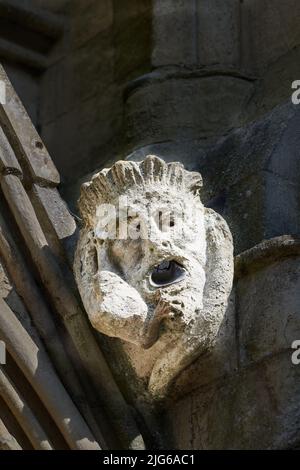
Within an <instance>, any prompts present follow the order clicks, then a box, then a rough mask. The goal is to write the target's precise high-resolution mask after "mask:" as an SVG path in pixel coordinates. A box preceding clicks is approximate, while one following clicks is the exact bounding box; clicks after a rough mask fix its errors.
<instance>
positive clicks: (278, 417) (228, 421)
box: [6, 0, 300, 449]
mask: <svg viewBox="0 0 300 470" xmlns="http://www.w3.org/2000/svg"><path fill="white" fill-rule="evenodd" d="M48 3H49V8H50V7H51V9H53V10H54V11H55V13H58V14H60V15H61V14H63V15H64V20H63V21H64V34H63V35H62V36H61V37H60V38H59V39H58V40H56V41H55V43H54V44H53V46H52V48H51V51H49V53H48V54H47V65H46V66H45V67H44V69H43V70H42V71H41V70H39V71H38V72H37V71H36V70H35V71H34V72H33V70H32V69H30V68H29V70H28V67H27V68H26V67H25V68H24V67H20V65H19V64H18V63H16V62H13V63H12V62H11V61H8V62H7V64H6V67H7V71H8V73H9V74H10V75H11V78H12V80H13V82H14V84H15V86H16V88H17V90H18V91H19V93H20V95H21V98H22V99H23V101H24V103H25V105H27V107H28V110H29V112H30V113H31V116H32V118H33V120H34V122H35V124H36V125H37V126H38V128H39V130H40V131H41V135H42V138H43V140H44V142H45V143H46V145H47V147H48V149H49V151H50V154H51V155H52V158H53V160H54V161H55V163H56V165H57V167H58V169H59V171H60V173H61V176H62V185H61V190H62V192H63V194H64V196H65V198H66V199H67V200H68V202H69V204H70V205H71V207H73V208H74V210H76V208H75V201H76V199H77V195H78V190H79V186H80V184H81V182H82V181H84V180H87V179H90V175H91V173H93V172H95V171H96V170H99V169H100V168H102V167H103V166H105V165H109V166H110V164H111V163H112V162H113V161H115V160H118V159H120V158H123V159H124V158H129V159H132V160H137V161H140V160H142V159H143V158H144V157H145V156H146V155H147V154H149V153H154V154H156V155H158V156H160V157H161V158H163V159H164V160H166V161H174V160H179V161H182V162H183V163H184V164H185V166H186V168H187V169H189V170H198V171H200V172H201V173H202V175H203V178H204V190H203V193H202V199H203V202H204V203H205V205H206V206H209V207H212V208H214V209H215V210H216V211H217V212H219V213H220V214H222V215H223V217H224V218H225V219H226V221H227V222H228V225H229V227H230V229H231V231H232V234H233V238H234V247H235V254H236V255H237V256H238V258H237V264H236V279H235V288H234V293H233V294H234V295H233V298H232V311H230V312H229V318H230V321H229V325H228V326H229V328H228V337H227V340H228V342H227V348H226V350H225V351H219V352H218V354H217V356H215V357H213V359H212V358H200V359H199V360H197V361H196V362H195V363H194V364H193V365H192V366H190V367H189V368H188V369H187V370H186V371H185V372H184V373H183V375H182V376H181V377H180V378H179V379H178V381H177V382H176V383H175V384H174V389H173V392H174V396H170V401H169V402H168V404H167V405H166V406H165V413H164V414H162V415H161V416H160V418H161V419H160V427H159V426H157V427H155V431H153V429H154V427H152V433H153V434H155V433H156V431H157V429H159V430H161V431H162V434H164V435H165V436H169V445H170V446H173V447H176V448H206V449H207V448H288V447H292V448H296V447H299V441H300V436H299V422H300V412H299V373H300V367H298V368H297V367H296V366H294V365H293V364H292V363H291V360H290V357H291V343H292V341H293V340H295V339H299V335H300V331H299V330H300V327H299V299H298V297H299V295H298V291H299V269H298V264H299V252H300V250H299V246H298V242H297V240H298V238H297V237H294V238H293V237H292V236H291V237H290V238H289V239H288V240H289V241H288V242H286V238H285V237H283V236H284V235H291V234H294V233H296V234H297V233H299V209H300V207H299V204H300V198H299V181H300V175H299V171H300V168H299V158H298V149H299V142H298V140H299V132H298V128H299V123H298V121H299V111H298V109H297V107H296V106H294V105H292V104H291V101H290V96H291V91H292V90H291V83H292V81H293V80H296V79H299V78H300V60H299V59H300V57H299V55H300V29H299V26H298V25H299V19H300V4H299V2H298V1H297V0H287V1H285V2H282V1H280V0H243V1H242V0H241V1H239V0H228V1H226V2H224V1H223V0H191V1H189V2H186V1H183V0H152V1H151V0H127V1H125V0H124V1H123V0H122V1H120V0H101V1H99V0H98V1H97V0H74V1H72V2H62V3H61V2H59V1H57V2H48ZM34 4H35V6H36V5H38V6H42V7H45V6H46V5H45V2H42V1H38V0H36V2H33V1H32V2H31V5H32V6H33V5H34ZM50 4H51V5H50ZM274 237H279V238H278V239H276V240H277V241H276V240H275V241H274V240H273V241H272V240H271V239H274ZM264 239H268V240H271V241H270V244H268V243H267V244H265V243H264V242H263V240H264ZM286 243H287V245H288V246H289V247H290V246H294V248H293V250H291V251H289V250H286ZM278 247H279V248H278ZM262 259H263V261H261V260H262ZM253 260H254V261H253ZM241 266H243V268H241ZM249 266H250V268H249ZM233 305H234V306H233ZM100 341H101V343H102V346H103V349H104V350H105V351H106V353H107V356H108V357H109V358H110V361H111V366H112V368H113V369H114V372H115V376H116V379H117V381H118V383H119V384H120V385H121V387H122V389H123V390H124V391H125V393H126V395H127V398H128V400H129V401H130V400H131V401H132V403H133V405H137V403H136V402H134V400H133V398H132V396H133V395H132V393H131V391H130V386H128V381H129V380H127V383H126V377H127V379H128V377H129V375H128V374H129V373H128V371H127V370H126V374H127V376H126V377H125V378H124V367H125V366H124V367H123V366H122V367H120V364H121V361H118V347H119V346H118V344H117V341H114V342H109V341H106V340H105V339H104V338H103V337H102V338H100ZM119 351H120V349H119ZM121 365H122V364H121ZM118 367H119V370H118ZM129 385H130V384H129ZM139 411H140V413H141V414H143V406H142V405H140V404H139ZM146 414H147V413H146ZM148 418H149V416H148ZM148 418H146V417H145V416H144V419H145V421H147V419H148ZM146 428H147V425H145V433H147V430H146ZM150 428H151V426H150ZM148 431H149V429H148ZM150 431H151V430H150ZM150 434H151V432H150ZM152 437H153V436H152Z"/></svg>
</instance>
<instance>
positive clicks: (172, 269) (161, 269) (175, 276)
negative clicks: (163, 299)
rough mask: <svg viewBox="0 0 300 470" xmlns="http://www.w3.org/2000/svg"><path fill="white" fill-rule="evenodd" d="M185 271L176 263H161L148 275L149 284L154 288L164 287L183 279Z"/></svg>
mask: <svg viewBox="0 0 300 470" xmlns="http://www.w3.org/2000/svg"><path fill="white" fill-rule="evenodd" d="M185 275H186V270H185V269H184V267H183V266H181V265H180V264H178V263H177V262H176V261H163V262H162V263H160V264H159V265H158V266H155V268H154V269H153V271H152V273H151V274H150V284H151V285H152V286H154V287H164V286H169V285H171V284H175V282H180V281H182V280H183V279H184V278H185Z"/></svg>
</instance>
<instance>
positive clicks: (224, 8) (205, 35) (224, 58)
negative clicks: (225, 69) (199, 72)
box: [196, 0, 241, 66]
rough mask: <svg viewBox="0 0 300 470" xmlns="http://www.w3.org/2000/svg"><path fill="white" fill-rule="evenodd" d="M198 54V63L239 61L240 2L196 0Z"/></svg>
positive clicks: (231, 64)
mask: <svg viewBox="0 0 300 470" xmlns="http://www.w3.org/2000/svg"><path fill="white" fill-rule="evenodd" d="M197 3H198V16H197V20H196V21H197V26H198V36H197V42H198V54H199V62H200V64H201V65H216V64H220V65H227V66H238V65H239V61H240V29H241V26H240V1H239V0H227V1H226V2H224V0H199V1H198V2H197Z"/></svg>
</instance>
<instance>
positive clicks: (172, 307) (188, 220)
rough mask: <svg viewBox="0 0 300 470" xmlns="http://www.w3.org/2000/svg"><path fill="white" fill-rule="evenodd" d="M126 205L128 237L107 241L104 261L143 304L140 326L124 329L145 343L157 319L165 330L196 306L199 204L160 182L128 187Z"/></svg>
mask: <svg viewBox="0 0 300 470" xmlns="http://www.w3.org/2000/svg"><path fill="white" fill-rule="evenodd" d="M127 207H128V211H127V212H128V214H127V215H128V219H127V220H128V232H129V233H128V235H129V236H128V238H126V239H122V240H119V239H116V240H111V242H110V249H109V252H110V259H111V262H112V263H113V264H114V265H115V267H117V269H118V270H119V274H120V275H121V277H122V278H123V279H124V280H125V281H126V282H127V283H128V284H129V285H130V286H132V287H134V288H135V289H136V290H137V292H138V293H139V294H140V295H141V297H142V299H143V300H144V302H145V303H146V304H147V305H148V314H147V317H146V318H145V323H144V325H142V328H141V330H139V331H137V330H136V328H135V327H133V326H132V325H131V326H130V327H129V328H130V332H131V334H132V333H134V332H135V333H136V334H137V337H136V338H131V340H132V341H133V342H135V343H137V344H140V345H142V346H143V347H150V346H151V345H152V344H153V343H154V342H155V341H156V340H157V338H158V337H159V327H160V324H161V322H162V321H163V322H164V323H166V322H168V319H169V320H170V321H169V323H170V325H169V328H172V329H174V326H175V325H174V323H175V324H177V325H176V326H177V328H178V327H179V324H181V323H187V322H188V321H189V319H190V316H191V313H192V312H194V311H195V310H196V309H200V308H202V298H203V288H204V284H205V270H204V267H205V262H206V235H205V227H204V207H203V205H202V204H201V202H200V200H196V199H195V197H194V196H193V195H192V194H189V193H187V192H185V191H182V192H179V191H177V192H176V191H172V190H171V191H170V188H169V187H167V186H166V187H164V186H163V185H152V187H151V188H150V187H147V190H146V191H144V192H140V193H139V194H137V193H136V192H135V191H129V192H128V196H127ZM130 235H131V236H130ZM132 235H133V237H134V238H136V236H137V237H138V238H137V239H132V238H133V237H132ZM134 321H135V320H134Z"/></svg>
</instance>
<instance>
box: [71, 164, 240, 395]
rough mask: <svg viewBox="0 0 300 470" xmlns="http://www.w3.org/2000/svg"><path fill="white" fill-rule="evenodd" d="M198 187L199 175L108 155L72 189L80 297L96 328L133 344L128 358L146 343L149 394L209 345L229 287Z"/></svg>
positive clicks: (229, 259) (219, 238)
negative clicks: (103, 165) (77, 191)
mask: <svg viewBox="0 0 300 470" xmlns="http://www.w3.org/2000/svg"><path fill="white" fill-rule="evenodd" d="M201 186H202V178H201V175H200V174H199V173H196V172H189V171H187V170H185V169H184V167H183V165H182V164H180V163H165V162H164V161H163V160H161V159H160V158H158V157H156V156H152V155H150V156H148V157H146V158H145V159H144V161H142V162H139V163H137V162H131V161H118V162H117V163H115V164H114V165H113V166H112V168H110V169H104V170H102V171H101V172H100V173H97V174H96V175H94V177H93V178H92V181H91V182H89V183H85V184H84V185H83V187H82V191H81V196H80V200H79V208H80V213H81V216H82V219H83V227H82V229H81V232H80V237H79V242H78V246H77V250H76V255H75V263H74V270H75V276H76V280H77V284H78V287H79V291H80V295H81V297H82V301H83V304H84V306H85V309H86V311H87V313H88V316H89V319H90V321H91V323H92V325H93V326H94V328H96V330H98V331H100V332H102V333H104V334H105V335H108V336H111V337H117V338H120V339H121V340H123V341H124V342H125V343H131V346H132V345H133V346H134V347H133V349H132V350H131V356H132V360H133V362H134V361H135V360H136V358H137V357H138V356H139V354H141V356H143V357H144V358H145V357H146V358H147V356H145V350H148V353H147V354H148V357H149V358H151V359H149V361H150V363H151V366H150V369H149V374H148V377H147V380H148V391H149V392H150V393H151V395H152V396H154V397H160V398H161V397H163V396H165V394H166V393H167V390H168V386H169V385H170V383H171V382H172V380H173V379H174V378H175V377H176V376H177V375H178V374H179V373H180V371H182V370H183V369H184V368H185V367H187V366H188V365H189V364H190V363H191V362H192V361H194V360H195V359H196V358H197V357H198V356H199V355H201V354H203V353H204V352H207V351H209V350H210V349H212V348H213V346H214V343H215V341H216V338H217V334H218V331H219V328H220V325H221V322H222V320H223V317H224V314H225V311H226V308H227V303H228V298H229V294H230V292H231V289H232V281H233V243H232V237H231V233H230V230H229V228H228V226H227V224H226V222H225V221H224V220H223V218H222V217H221V216H220V215H219V214H217V213H216V212H214V211H213V210H211V209H207V208H205V207H204V206H203V204H202V202H201V200H200V196H199V192H200V189H201ZM132 351H133V354H132ZM151 351H154V353H151ZM149 361H148V362H149ZM148 368H149V364H148Z"/></svg>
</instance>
